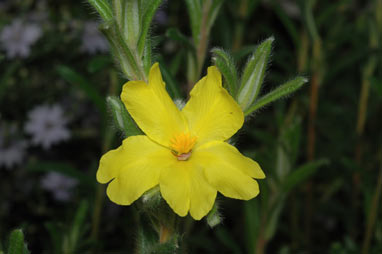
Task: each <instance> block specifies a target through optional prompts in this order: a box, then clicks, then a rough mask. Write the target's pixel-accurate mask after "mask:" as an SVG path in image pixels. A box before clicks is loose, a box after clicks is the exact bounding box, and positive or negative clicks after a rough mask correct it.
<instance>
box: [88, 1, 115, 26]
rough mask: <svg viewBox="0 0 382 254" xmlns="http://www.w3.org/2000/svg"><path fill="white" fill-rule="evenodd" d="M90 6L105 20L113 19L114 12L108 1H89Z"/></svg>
mask: <svg viewBox="0 0 382 254" xmlns="http://www.w3.org/2000/svg"><path fill="white" fill-rule="evenodd" d="M88 2H89V4H90V5H91V6H93V8H94V9H96V11H97V12H98V13H99V15H100V16H101V17H102V19H103V20H105V21H109V20H111V19H113V11H112V10H111V6H110V4H109V2H108V1H107V0H88Z"/></svg>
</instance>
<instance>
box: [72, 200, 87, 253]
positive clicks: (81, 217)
mask: <svg viewBox="0 0 382 254" xmlns="http://www.w3.org/2000/svg"><path fill="white" fill-rule="evenodd" d="M88 207H89V205H88V203H87V201H85V200H84V201H82V202H81V204H80V206H79V207H78V209H77V211H76V215H75V217H74V221H73V225H72V228H71V232H70V235H69V239H70V246H71V249H72V250H73V251H74V250H76V248H77V245H78V243H79V242H80V240H81V236H82V233H83V232H84V223H85V219H86V217H87V216H86V215H87V213H88Z"/></svg>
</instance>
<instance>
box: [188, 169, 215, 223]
mask: <svg viewBox="0 0 382 254" xmlns="http://www.w3.org/2000/svg"><path fill="white" fill-rule="evenodd" d="M193 169H194V170H192V171H191V174H190V177H191V188H192V189H191V192H190V214H191V216H192V218H194V219H195V220H200V219H201V218H203V217H204V216H206V215H207V213H208V212H209V211H211V209H212V207H213V205H214V203H215V199H216V194H217V191H216V189H215V188H213V187H212V186H211V185H210V184H209V183H208V182H207V180H206V178H205V176H204V174H203V168H201V167H194V168H193Z"/></svg>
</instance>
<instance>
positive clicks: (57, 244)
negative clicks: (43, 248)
mask: <svg viewBox="0 0 382 254" xmlns="http://www.w3.org/2000/svg"><path fill="white" fill-rule="evenodd" d="M44 226H45V228H46V230H47V231H48V232H49V235H50V238H51V240H52V244H53V248H54V253H56V254H57V253H60V252H61V238H62V234H61V232H60V230H59V229H58V228H57V226H56V225H55V224H53V223H52V222H47V223H45V224H44Z"/></svg>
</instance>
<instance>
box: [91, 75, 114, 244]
mask: <svg viewBox="0 0 382 254" xmlns="http://www.w3.org/2000/svg"><path fill="white" fill-rule="evenodd" d="M117 84H118V78H117V74H116V72H115V71H114V70H111V71H110V87H109V94H115V93H116V90H117ZM104 121H105V122H106V119H104ZM113 136H114V132H113V131H111V129H110V128H109V127H108V126H107V127H106V128H105V133H104V139H103V144H102V154H104V153H106V152H107V151H108V150H109V149H110V147H111V143H112V141H113ZM104 200H105V185H103V184H98V185H97V190H96V197H95V201H94V212H93V223H92V230H91V234H90V237H91V239H93V240H94V241H97V239H98V235H99V227H100V223H101V214H102V207H103V202H104Z"/></svg>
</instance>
